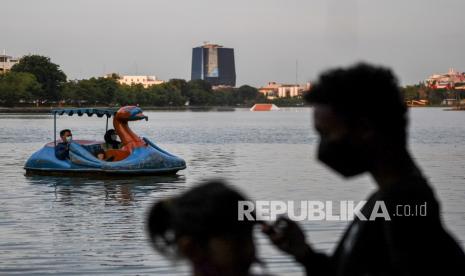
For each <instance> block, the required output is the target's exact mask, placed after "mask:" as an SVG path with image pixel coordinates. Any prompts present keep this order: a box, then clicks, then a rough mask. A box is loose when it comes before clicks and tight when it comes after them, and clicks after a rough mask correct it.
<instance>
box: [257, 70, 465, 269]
mask: <svg viewBox="0 0 465 276" xmlns="http://www.w3.org/2000/svg"><path fill="white" fill-rule="evenodd" d="M305 99H306V100H307V101H308V102H309V103H310V104H311V105H312V106H313V115H314V118H313V119H314V126H315V129H316V130H317V131H318V133H319V136H320V142H319V146H318V159H319V160H320V161H321V162H323V163H324V164H325V165H327V166H328V167H329V168H331V169H332V170H334V171H335V172H337V173H338V174H340V175H342V176H344V177H351V176H355V175H359V174H362V173H365V172H368V173H369V174H371V176H372V177H373V179H374V181H375V183H376V185H377V188H378V189H377V191H375V192H374V193H373V194H372V195H371V196H370V197H369V198H368V200H367V203H366V204H365V205H364V207H363V208H362V209H361V214H362V215H364V216H365V217H366V218H367V220H363V219H360V218H359V217H357V216H356V217H355V219H354V221H353V222H352V223H351V225H350V226H349V227H348V229H347V231H346V232H345V234H344V236H343V237H342V239H341V240H340V242H339V244H338V246H337V248H336V251H335V252H334V254H333V255H331V256H327V255H325V254H321V253H318V252H315V251H314V250H313V249H312V248H311V247H310V246H309V245H307V244H306V243H305V236H304V233H303V232H302V231H301V229H300V227H299V226H298V225H297V224H296V223H294V222H292V221H290V220H288V219H285V218H281V219H279V220H278V221H277V222H276V224H275V226H274V227H273V226H266V225H265V226H264V228H263V231H264V232H265V233H267V234H268V235H269V236H270V238H271V240H272V242H273V243H274V244H275V245H277V247H278V248H280V249H281V250H283V251H285V252H287V253H289V254H291V255H293V256H294V257H295V258H296V260H297V261H298V262H300V263H302V264H303V265H304V266H305V268H306V271H307V274H308V275H465V269H464V266H465V255H464V253H463V251H462V249H461V248H460V246H459V245H458V244H457V243H456V242H455V241H454V239H453V238H452V237H451V236H450V235H449V234H448V233H447V232H446V231H445V230H444V227H443V225H442V222H441V218H440V206H439V202H438V201H437V199H436V196H435V194H434V191H433V190H432V188H431V187H430V186H429V184H428V182H427V181H426V179H425V178H424V176H423V175H422V173H421V171H420V169H419V168H418V166H417V165H416V164H415V162H414V160H413V159H412V157H411V155H410V153H409V152H408V150H407V144H406V140H407V131H406V127H407V108H406V106H405V103H404V99H403V96H402V94H401V91H400V89H399V87H398V83H397V80H396V78H395V77H394V75H393V74H392V73H391V71H390V70H388V69H385V68H381V67H375V66H371V65H367V64H358V65H355V66H353V67H350V68H347V69H334V70H330V71H328V72H326V73H324V74H322V75H321V76H320V78H319V81H318V82H317V83H316V84H315V85H314V86H313V88H312V89H311V90H310V92H308V93H307V94H306V96H305ZM380 202H381V203H382V204H384V206H385V207H386V208H385V210H386V211H387V213H388V215H389V217H388V219H386V217H378V218H374V219H372V220H370V219H369V218H370V216H371V215H372V214H373V211H374V210H375V209H377V210H378V211H379V210H382V209H379V208H376V204H377V203H380ZM406 206H407V207H406ZM377 207H379V205H378V206H377ZM414 210H416V212H414ZM407 211H409V212H407ZM283 222H284V227H280V228H281V229H280V231H276V230H275V229H276V226H277V225H281V226H282V225H283Z"/></svg>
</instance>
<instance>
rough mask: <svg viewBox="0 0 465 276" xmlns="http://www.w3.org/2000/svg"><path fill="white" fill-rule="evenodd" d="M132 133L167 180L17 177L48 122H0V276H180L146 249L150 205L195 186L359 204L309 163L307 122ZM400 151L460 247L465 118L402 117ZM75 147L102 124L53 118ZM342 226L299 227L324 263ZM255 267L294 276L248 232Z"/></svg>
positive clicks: (245, 121) (285, 119)
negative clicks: (170, 171)
mask: <svg viewBox="0 0 465 276" xmlns="http://www.w3.org/2000/svg"><path fill="white" fill-rule="evenodd" d="M146 114H147V115H148V116H149V121H148V122H145V121H144V122H134V123H133V124H132V129H133V130H134V131H135V132H136V133H138V134H139V135H141V136H146V137H150V138H151V139H153V140H154V141H155V142H156V143H158V144H159V145H160V146H161V147H162V148H164V149H166V150H168V151H170V152H172V153H174V154H176V155H178V156H180V157H182V158H184V159H185V160H186V162H187V169H186V170H184V171H181V172H179V173H178V175H177V176H176V177H173V176H170V177H147V176H145V177H119V178H111V179H110V178H102V177H80V178H79V177H47V176H25V175H24V170H23V165H24V162H25V160H26V159H27V158H28V157H29V155H30V154H31V153H33V152H34V151H36V150H38V149H39V148H40V147H42V146H43V144H45V143H46V142H49V141H50V140H51V139H52V137H53V119H52V117H51V116H48V115H33V116H31V115H24V114H23V115H12V114H0V191H1V193H0V203H1V211H0V274H2V275H6V274H17V275H39V274H46V273H50V274H58V275H99V274H100V275H109V274H112V275H187V274H188V269H187V268H186V266H185V264H184V263H183V262H176V263H174V262H172V261H170V260H166V259H164V258H163V257H161V256H160V255H158V254H157V253H155V252H154V251H153V250H152V249H151V247H150V246H149V244H148V243H147V239H146V235H145V232H144V219H145V214H146V211H147V209H148V208H149V206H150V205H151V204H152V203H153V202H154V201H156V200H158V199H161V198H165V197H167V196H170V195H173V194H177V193H179V192H181V191H183V190H184V189H186V188H188V187H191V186H192V185H194V184H195V183H197V182H198V181H201V180H202V179H206V178H211V177H214V178H218V177H221V178H224V179H227V180H228V181H229V182H230V183H231V184H233V185H235V186H237V187H238V188H239V189H241V190H242V191H244V192H245V193H247V195H248V196H249V197H250V198H252V199H255V200H259V199H261V200H320V201H321V200H335V201H338V200H355V201H359V200H363V199H365V198H366V197H367V195H368V194H369V193H370V192H371V191H373V189H374V185H373V183H372V181H371V179H370V178H369V177H367V176H362V177H358V178H356V179H352V180H350V181H345V180H343V179H341V178H339V177H338V176H335V175H333V174H332V173H331V172H330V171H328V170H327V169H326V168H325V167H323V166H322V165H321V164H319V163H318V162H317V161H316V160H315V145H316V142H317V136H316V133H315V131H314V130H313V129H312V126H311V110H310V109H307V108H302V109H287V110H282V111H279V112H262V113H253V112H249V111H248V110H245V109H237V110H236V111H235V112H146ZM410 115H411V128H410V129H411V131H410V133H411V134H410V145H411V146H410V148H411V151H412V153H413V155H414V156H415V159H416V160H417V162H418V163H419V164H420V165H421V167H422V168H423V170H424V173H425V175H427V176H428V178H429V179H430V181H431V183H432V184H433V186H434V187H435V189H436V192H437V194H438V197H439V199H440V200H441V202H442V212H443V220H444V222H445V224H446V225H447V228H448V229H449V230H450V232H451V233H452V234H453V235H454V236H455V238H456V239H457V240H458V241H459V242H460V243H461V245H462V246H465V112H448V111H443V110H442V109H440V108H419V109H411V110H410ZM61 128H71V129H72V130H73V136H74V138H75V139H101V137H102V135H103V132H104V131H105V120H104V119H99V118H95V117H91V118H88V117H87V116H86V117H76V116H74V117H67V116H66V117H61V118H59V120H58V129H61ZM346 226H347V223H346V222H335V221H312V222H306V223H303V227H304V228H305V231H306V233H307V235H308V239H309V241H310V242H311V244H312V245H313V246H314V247H315V248H317V249H319V250H322V251H325V252H331V251H332V250H333V249H334V246H335V244H336V242H337V240H338V239H339V238H340V236H341V234H342V233H343V231H344V229H345V227H346ZM256 239H257V241H258V254H259V257H260V258H261V259H262V260H263V261H265V263H266V264H267V268H268V271H269V272H270V273H273V274H276V275H302V270H301V269H300V268H299V266H298V265H296V264H295V263H294V262H293V261H292V260H291V259H290V258H289V257H287V256H285V255H283V254H281V253H279V252H277V251H276V250H274V249H273V248H272V247H271V246H270V244H269V243H268V242H267V241H266V239H265V238H264V236H263V235H262V234H261V233H259V231H257V233H256Z"/></svg>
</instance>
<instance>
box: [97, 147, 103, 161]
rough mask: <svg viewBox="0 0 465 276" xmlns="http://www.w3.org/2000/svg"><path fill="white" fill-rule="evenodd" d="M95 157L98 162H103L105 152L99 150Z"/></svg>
mask: <svg viewBox="0 0 465 276" xmlns="http://www.w3.org/2000/svg"><path fill="white" fill-rule="evenodd" d="M96 157H97V158H98V159H99V160H105V151H104V150H103V149H101V150H99V151H98V152H97V154H96Z"/></svg>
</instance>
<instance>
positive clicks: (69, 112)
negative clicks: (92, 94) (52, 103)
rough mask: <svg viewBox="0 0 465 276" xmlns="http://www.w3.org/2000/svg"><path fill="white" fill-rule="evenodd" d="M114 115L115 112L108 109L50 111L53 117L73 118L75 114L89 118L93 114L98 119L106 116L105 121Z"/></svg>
mask: <svg viewBox="0 0 465 276" xmlns="http://www.w3.org/2000/svg"><path fill="white" fill-rule="evenodd" d="M115 113H116V110H114V109H109V108H107V109H104V108H65V109H53V110H52V114H53V115H64V114H67V115H69V116H73V115H74V114H77V115H78V116H82V115H84V114H87V116H89V117H91V116H93V115H94V114H95V115H97V117H99V118H100V117H103V116H107V119H108V118H110V117H111V116H113V115H115Z"/></svg>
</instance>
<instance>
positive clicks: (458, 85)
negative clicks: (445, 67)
mask: <svg viewBox="0 0 465 276" xmlns="http://www.w3.org/2000/svg"><path fill="white" fill-rule="evenodd" d="M426 84H427V86H428V87H430V88H432V89H457V90H465V73H461V72H457V71H455V70H454V69H452V68H451V69H449V72H448V73H446V74H433V75H431V76H430V77H429V78H427V79H426Z"/></svg>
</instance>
